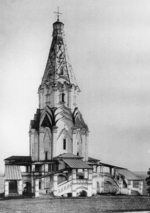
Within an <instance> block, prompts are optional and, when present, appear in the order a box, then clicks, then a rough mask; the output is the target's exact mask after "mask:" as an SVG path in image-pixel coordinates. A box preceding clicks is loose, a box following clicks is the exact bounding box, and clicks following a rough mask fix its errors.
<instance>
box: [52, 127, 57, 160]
mask: <svg viewBox="0 0 150 213" xmlns="http://www.w3.org/2000/svg"><path fill="white" fill-rule="evenodd" d="M57 129H58V127H57V126H53V129H52V138H53V142H52V157H53V158H54V157H55V156H56V155H57Z"/></svg>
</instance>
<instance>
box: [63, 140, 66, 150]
mask: <svg viewBox="0 0 150 213" xmlns="http://www.w3.org/2000/svg"><path fill="white" fill-rule="evenodd" d="M63 149H64V150H66V138H64V139H63Z"/></svg>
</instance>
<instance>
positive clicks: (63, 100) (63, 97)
mask: <svg viewBox="0 0 150 213" xmlns="http://www.w3.org/2000/svg"><path fill="white" fill-rule="evenodd" d="M62 102H65V94H64V93H62Z"/></svg>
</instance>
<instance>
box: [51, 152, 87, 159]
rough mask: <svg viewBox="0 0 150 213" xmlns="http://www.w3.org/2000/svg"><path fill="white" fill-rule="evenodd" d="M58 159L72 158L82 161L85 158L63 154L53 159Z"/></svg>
mask: <svg viewBox="0 0 150 213" xmlns="http://www.w3.org/2000/svg"><path fill="white" fill-rule="evenodd" d="M56 158H67V159H69V158H71V159H82V158H83V157H80V156H77V155H74V154H72V153H63V154H60V155H58V156H56V157H54V158H53V159H56Z"/></svg>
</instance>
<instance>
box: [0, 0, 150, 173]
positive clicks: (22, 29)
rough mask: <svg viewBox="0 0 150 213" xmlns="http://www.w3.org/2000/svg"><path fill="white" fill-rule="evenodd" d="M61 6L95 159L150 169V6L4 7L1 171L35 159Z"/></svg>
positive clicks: (11, 2) (136, 2)
mask: <svg viewBox="0 0 150 213" xmlns="http://www.w3.org/2000/svg"><path fill="white" fill-rule="evenodd" d="M58 6H59V8H60V12H61V13H63V14H62V15H61V17H60V21H62V22H63V23H64V24H65V37H66V43H67V47H68V52H69V56H70V61H71V64H72V67H73V70H74V73H75V76H76V80H77V82H78V85H79V87H80V89H81V94H80V100H79V109H80V111H81V112H82V114H83V117H84V120H85V122H86V123H87V124H88V126H89V129H90V138H89V139H90V140H89V141H90V145H89V155H90V156H91V157H95V158H98V159H100V160H101V161H102V162H104V163H109V164H113V165H116V166H121V167H124V168H128V169H130V170H131V171H147V170H148V169H149V168H150V13H149V11H150V1H149V0H144V1H143V0H121V1H120V0H94V1H93V0H72V1H70V0H55V1H53V0H32V1H31V0H5V1H4V0H0V130H1V131H0V171H3V170H4V161H3V160H4V159H5V158H7V157H10V156H12V155H29V134H28V132H29V123H30V120H31V119H33V116H34V113H35V112H36V109H37V108H38V94H37V91H38V87H39V85H40V83H41V79H42V76H43V74H44V69H45V66H46V62H47V58H48V53H49V49H50V45H51V41H52V24H53V23H54V22H55V21H56V19H57V17H56V14H55V13H54V11H57V7H58Z"/></svg>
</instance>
